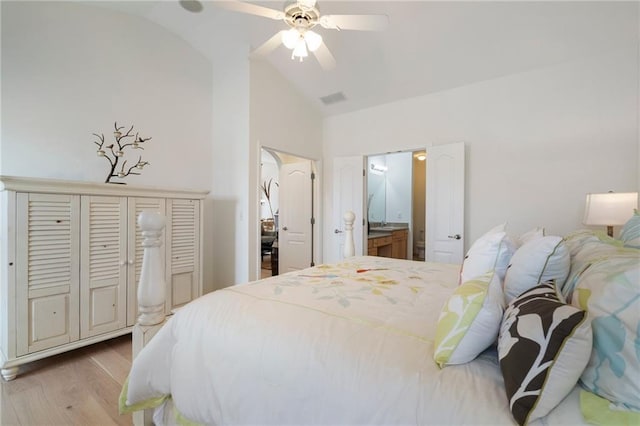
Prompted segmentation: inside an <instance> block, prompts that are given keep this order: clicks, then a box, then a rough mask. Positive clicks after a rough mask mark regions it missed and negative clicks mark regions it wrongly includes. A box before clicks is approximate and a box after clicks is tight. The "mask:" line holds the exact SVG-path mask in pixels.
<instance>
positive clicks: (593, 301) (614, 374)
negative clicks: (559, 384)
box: [571, 248, 640, 411]
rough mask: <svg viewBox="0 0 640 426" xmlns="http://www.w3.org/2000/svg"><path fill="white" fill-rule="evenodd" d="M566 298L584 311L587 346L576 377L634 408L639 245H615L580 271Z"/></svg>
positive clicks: (639, 340) (639, 384)
mask: <svg viewBox="0 0 640 426" xmlns="http://www.w3.org/2000/svg"><path fill="white" fill-rule="evenodd" d="M571 304H572V305H574V306H576V307H578V308H580V309H584V310H586V311H587V312H588V313H589V319H590V321H591V328H592V329H593V351H592V353H591V358H590V360H589V363H588V364H587V367H586V368H585V370H584V372H583V373H582V376H581V377H580V382H581V383H582V385H583V386H584V387H585V388H586V389H588V390H589V391H591V392H593V393H594V394H596V395H598V396H601V397H603V398H606V399H607V400H609V401H611V402H612V403H613V404H614V405H616V406H617V407H618V408H619V409H633V410H635V411H640V250H638V249H632V248H620V249H619V251H618V252H617V253H614V254H610V255H608V257H606V258H604V259H599V260H598V261H594V262H593V263H592V264H591V265H590V266H589V267H588V268H587V269H585V270H584V272H583V273H582V274H581V275H580V277H579V279H578V281H577V285H576V289H575V291H574V294H573V298H572V301H571Z"/></svg>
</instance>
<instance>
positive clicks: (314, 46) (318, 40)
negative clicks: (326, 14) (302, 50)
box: [303, 30, 322, 52]
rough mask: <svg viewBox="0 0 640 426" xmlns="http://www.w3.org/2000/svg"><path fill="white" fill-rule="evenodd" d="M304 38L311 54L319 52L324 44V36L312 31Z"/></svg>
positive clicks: (307, 32)
mask: <svg viewBox="0 0 640 426" xmlns="http://www.w3.org/2000/svg"><path fill="white" fill-rule="evenodd" d="M303 37H304V41H306V42H307V48H308V49H309V51H311V52H315V51H316V50H318V48H319V47H320V45H321V44H322V36H321V35H320V34H318V33H316V32H313V31H311V30H309V31H306V32H305V33H304V36H303Z"/></svg>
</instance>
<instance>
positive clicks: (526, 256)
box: [504, 236, 571, 303]
mask: <svg viewBox="0 0 640 426" xmlns="http://www.w3.org/2000/svg"><path fill="white" fill-rule="evenodd" d="M570 267H571V265H570V257H569V250H568V249H567V247H566V245H565V244H564V242H563V240H562V238H560V237H555V236H548V237H541V238H537V239H534V240H531V241H529V242H527V243H525V244H524V245H522V247H520V248H519V249H518V250H516V252H515V253H514V254H513V256H512V257H511V261H510V263H509V267H508V269H507V273H506V275H505V279H504V296H505V300H506V302H507V303H509V302H511V301H512V300H513V299H515V298H516V297H518V296H519V295H520V294H522V293H523V292H525V291H527V290H529V289H530V288H533V287H535V286H537V285H538V284H540V283H543V282H547V281H552V280H553V281H555V282H556V285H557V286H558V288H561V287H562V285H563V284H564V281H565V280H566V279H567V275H569V269H570Z"/></svg>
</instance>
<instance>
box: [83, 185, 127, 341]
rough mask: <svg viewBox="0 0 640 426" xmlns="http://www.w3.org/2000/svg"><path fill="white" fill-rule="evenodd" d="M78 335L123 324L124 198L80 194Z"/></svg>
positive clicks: (125, 276) (92, 334) (124, 308)
mask: <svg viewBox="0 0 640 426" xmlns="http://www.w3.org/2000/svg"><path fill="white" fill-rule="evenodd" d="M81 204H82V208H81V210H82V218H81V243H80V250H81V261H80V280H81V281H80V282H81V285H80V336H81V337H82V338H86V337H91V336H95V335H98V334H102V333H106V332H109V331H113V330H117V329H120V328H124V327H125V325H126V320H127V318H126V303H127V291H126V290H127V268H128V267H129V266H130V265H133V258H129V257H127V198H126V197H96V196H88V195H85V196H82V200H81Z"/></svg>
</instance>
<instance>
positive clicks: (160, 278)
mask: <svg viewBox="0 0 640 426" xmlns="http://www.w3.org/2000/svg"><path fill="white" fill-rule="evenodd" d="M138 225H140V228H141V229H142V237H143V238H144V241H142V247H144V254H143V257H142V270H141V271H140V283H139V284H138V312H140V316H139V317H138V324H140V325H155V324H161V323H162V322H163V321H164V317H165V315H164V305H165V287H166V284H165V281H164V266H163V265H162V257H161V252H160V246H162V240H161V239H160V237H162V230H163V229H164V225H165V218H164V216H162V215H161V214H160V213H156V212H142V213H140V215H139V216H138Z"/></svg>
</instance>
